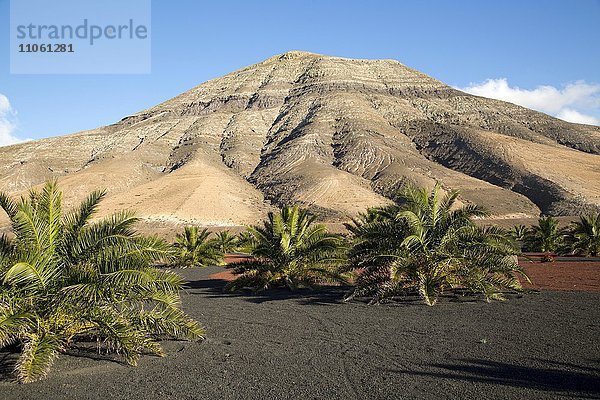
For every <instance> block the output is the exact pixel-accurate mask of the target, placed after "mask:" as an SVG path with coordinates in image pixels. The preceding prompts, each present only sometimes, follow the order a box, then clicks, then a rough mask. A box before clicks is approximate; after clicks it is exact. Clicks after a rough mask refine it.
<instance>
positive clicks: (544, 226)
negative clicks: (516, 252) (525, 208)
mask: <svg viewBox="0 0 600 400" xmlns="http://www.w3.org/2000/svg"><path fill="white" fill-rule="evenodd" d="M565 236H566V232H565V230H564V229H561V228H560V226H559V222H558V220H557V219H556V218H553V217H541V218H540V219H538V224H537V226H532V227H531V228H530V229H529V232H528V233H527V235H526V236H525V245H526V246H527V249H528V250H529V251H540V252H543V253H544V255H543V257H542V261H545V262H547V261H553V260H554V257H553V255H552V254H553V253H555V252H556V251H558V249H559V248H561V246H563V244H564V242H565Z"/></svg>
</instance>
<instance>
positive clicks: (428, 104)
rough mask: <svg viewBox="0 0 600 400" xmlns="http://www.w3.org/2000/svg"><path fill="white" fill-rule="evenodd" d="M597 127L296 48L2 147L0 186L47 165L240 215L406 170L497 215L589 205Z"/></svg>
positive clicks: (129, 192)
mask: <svg viewBox="0 0 600 400" xmlns="http://www.w3.org/2000/svg"><path fill="white" fill-rule="evenodd" d="M599 154H600V127H596V126H587V125H579V124H572V123H567V122H564V121H562V120H559V119H556V118H553V117H550V116H548V115H545V114H542V113H539V112H535V111H532V110H529V109H526V108H523V107H519V106H516V105H514V104H510V103H506V102H502V101H497V100H491V99H487V98H482V97H477V96H473V95H469V94H466V93H463V92H461V91H459V90H456V89H454V88H452V87H450V86H448V85H445V84H444V83H442V82H440V81H437V80H435V79H433V78H431V77H429V76H427V75H425V74H422V73H420V72H418V71H415V70H413V69H411V68H408V67H406V66H404V65H403V64H401V63H399V62H397V61H391V60H356V59H345V58H338V57H329V56H323V55H318V54H312V53H305V52H289V53H286V54H283V55H278V56H275V57H272V58H269V59H267V60H265V61H263V62H260V63H258V64H255V65H252V66H249V67H246V68H243V69H241V70H239V71H236V72H233V73H230V74H228V75H225V76H223V77H221V78H218V79H214V80H211V81H208V82H206V83H203V84H201V85H200V86H197V87H195V88H193V89H191V90H189V91H188V92H185V93H183V94H181V95H179V96H177V97H175V98H173V99H171V100H168V101H166V102H164V103H162V104H159V105H157V106H155V107H152V108H150V109H147V110H145V111H142V112H139V113H137V114H135V115H131V116H128V117H126V118H124V119H122V120H121V121H119V122H117V123H116V124H113V125H110V126H106V127H102V128H98V129H94V130H91V131H85V132H80V133H75V134H72V135H67V136H61V137H55V138H49V139H43V140H38V141H33V142H27V143H22V144H18V145H14V146H9V147H3V148H0V189H2V190H5V191H8V192H11V193H20V192H22V191H24V190H25V189H27V188H28V187H30V186H32V185H37V184H40V183H42V182H43V181H44V180H46V179H48V178H51V177H59V181H60V183H61V186H62V188H63V189H65V190H66V191H67V193H68V194H69V195H71V197H69V198H68V200H69V201H70V202H71V203H73V202H75V201H77V200H79V199H81V197H82V196H84V195H85V194H86V193H88V192H89V191H91V190H92V189H95V188H98V187H106V188H108V189H109V196H108V197H107V200H106V203H105V204H104V208H103V212H108V211H110V210H114V209H121V208H133V209H136V210H137V211H138V214H139V215H140V216H142V217H144V218H145V219H146V220H147V221H149V222H152V221H155V222H157V223H162V222H173V223H198V224H203V225H237V224H247V223H252V222H255V221H256V220H258V219H259V218H261V217H262V216H263V215H264V213H265V212H266V211H267V210H268V209H270V208H271V207H272V205H276V204H282V203H300V204H302V205H304V206H307V207H310V208H311V209H312V210H313V211H315V212H317V213H319V214H320V215H321V217H322V218H324V219H329V220H339V219H344V218H347V217H348V216H350V215H354V214H356V213H357V212H359V211H362V210H364V209H365V208H367V207H369V206H374V205H380V204H385V203H387V202H389V201H390V198H393V197H394V196H395V194H396V193H397V190H398V188H399V187H400V186H401V185H402V183H403V182H406V181H412V182H416V183H418V184H420V185H427V186H432V185H433V184H434V183H435V182H436V181H439V182H441V183H442V185H443V187H444V188H446V189H458V190H460V191H461V193H462V197H461V199H462V201H463V202H475V203H478V204H481V205H483V206H485V207H487V208H488V209H490V210H491V212H492V213H493V214H494V215H496V216H502V217H519V216H521V217H523V216H537V215H538V214H539V213H540V212H543V213H546V214H556V215H572V214H577V213H580V212H583V211H586V210H590V209H598V208H600V185H598V182H600V155H599Z"/></svg>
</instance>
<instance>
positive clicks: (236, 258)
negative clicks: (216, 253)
mask: <svg viewBox="0 0 600 400" xmlns="http://www.w3.org/2000/svg"><path fill="white" fill-rule="evenodd" d="M250 260H252V257H251V256H247V255H245V254H237V253H234V254H226V255H225V263H226V264H233V263H238V262H244V261H250ZM208 277H209V278H210V279H216V280H223V281H232V280H234V279H235V276H234V275H233V273H232V271H231V270H230V269H227V270H224V271H222V272H217V273H216V274H211V275H209V276H208Z"/></svg>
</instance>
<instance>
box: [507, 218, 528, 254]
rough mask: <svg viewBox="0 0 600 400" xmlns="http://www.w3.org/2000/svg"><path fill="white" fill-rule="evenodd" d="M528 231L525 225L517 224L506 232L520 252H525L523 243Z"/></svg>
mask: <svg viewBox="0 0 600 400" xmlns="http://www.w3.org/2000/svg"><path fill="white" fill-rule="evenodd" d="M527 232H528V229H527V227H526V226H525V225H523V224H519V225H515V226H513V227H512V229H511V230H510V231H509V232H508V234H509V235H510V237H511V238H513V240H514V241H515V242H516V243H517V244H518V245H519V247H520V248H521V250H522V251H525V249H524V248H523V247H524V243H525V238H526V237H527Z"/></svg>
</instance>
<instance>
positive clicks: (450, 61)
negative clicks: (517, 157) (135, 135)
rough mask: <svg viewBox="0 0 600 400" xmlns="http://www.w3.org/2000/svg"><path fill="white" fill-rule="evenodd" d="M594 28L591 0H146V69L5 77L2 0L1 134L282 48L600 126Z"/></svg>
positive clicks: (598, 40) (81, 126)
mask: <svg viewBox="0 0 600 400" xmlns="http://www.w3.org/2000/svg"><path fill="white" fill-rule="evenodd" d="M13 1H18V0H13ZM599 24H600V1H598V0H562V1H550V0H539V1H533V0H530V1H524V0H520V1H494V2H492V1H481V0H480V1H458V0H455V1H450V0H448V1H431V0H430V1H428V0H413V1H409V0H406V1H399V0H396V1H392V0H390V1H373V0H371V1H368V2H367V1H353V0H343V1H342V0H340V1H337V0H336V1H333V0H330V1H327V0H321V1H300V0H297V1H285V0H279V1H250V0H246V1H227V0H221V1H210V2H204V1H192V0H169V1H167V0H164V1H162V0H154V1H153V2H152V73H150V74H147V75H11V74H10V72H9V56H8V54H9V0H0V54H2V57H0V132H1V131H2V130H4V132H5V133H7V134H9V135H10V137H12V138H17V139H25V138H32V139H35V138H41V137H47V136H55V135H60V134H67V133H72V132H76V131H80V130H85V129H91V128H95V127H98V126H102V125H106V124H110V123H113V122H115V121H118V120H119V119H121V118H122V117H124V116H126V115H129V114H132V113H134V112H137V111H140V110H143V109H145V108H147V107H150V106H152V105H155V104H157V103H160V102H162V101H164V100H167V99H169V98H171V97H173V96H175V95H177V94H179V93H181V92H184V91H186V90H188V89H190V88H191V87H193V86H196V85H198V84H200V83H202V82H204V81H206V80H209V79H211V78H215V77H218V76H221V75H223V74H226V73H228V72H231V71H233V70H236V69H238V68H240V67H243V66H246V65H249V64H253V63H255V62H259V61H261V60H263V59H265V58H268V57H270V56H273V55H275V54H279V53H284V52H286V51H288V50H305V51H311V52H315V53H322V54H328V55H336V56H343V57H353V58H378V59H396V60H399V61H401V62H402V63H404V64H406V65H408V66H410V67H413V68H416V69H418V70H420V71H422V72H425V73H427V74H429V75H431V76H433V77H435V78H437V79H440V80H442V81H444V82H446V83H448V84H450V85H453V86H456V87H460V88H464V89H466V90H469V91H471V92H473V93H478V94H482V95H487V96H495V97H499V98H503V99H505V100H509V101H513V102H521V103H522V104H524V105H526V106H529V107H533V108H537V109H540V110H542V111H545V112H547V113H550V114H553V115H558V116H560V117H562V118H565V119H572V120H577V119H578V118H579V120H580V121H583V122H589V123H596V124H600V28H599V27H598V26H599ZM569 113H571V114H569ZM573 113H575V114H573ZM569 115H570V116H569ZM578 115H579V116H581V117H579V116H578ZM582 118H583V119H582ZM586 118H587V119H586ZM1 144H2V142H1V141H0V145H1ZM4 144H6V143H4Z"/></svg>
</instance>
